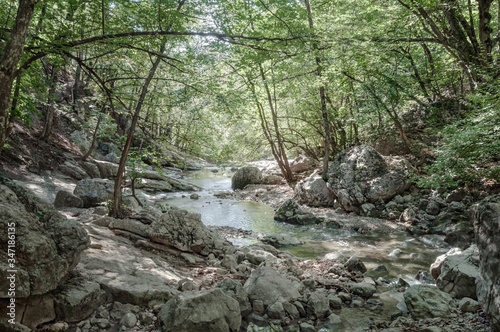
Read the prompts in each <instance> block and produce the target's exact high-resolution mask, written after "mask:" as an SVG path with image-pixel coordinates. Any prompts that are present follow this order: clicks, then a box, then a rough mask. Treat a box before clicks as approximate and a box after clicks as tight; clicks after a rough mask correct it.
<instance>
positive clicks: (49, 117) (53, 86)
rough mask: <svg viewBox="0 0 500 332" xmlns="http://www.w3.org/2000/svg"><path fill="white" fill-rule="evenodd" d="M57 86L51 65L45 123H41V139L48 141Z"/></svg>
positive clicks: (52, 124)
mask: <svg viewBox="0 0 500 332" xmlns="http://www.w3.org/2000/svg"><path fill="white" fill-rule="evenodd" d="M56 87H57V72H56V69H55V68H54V65H52V68H51V75H50V81H49V95H48V97H47V106H46V107H45V124H44V125H43V132H42V135H41V137H40V138H41V139H42V140H44V141H48V140H49V138H50V134H51V133H52V127H53V126H54V113H55V111H56V103H55V101H54V96H55V94H56Z"/></svg>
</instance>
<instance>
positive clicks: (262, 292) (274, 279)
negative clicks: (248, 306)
mask: <svg viewBox="0 0 500 332" xmlns="http://www.w3.org/2000/svg"><path fill="white" fill-rule="evenodd" d="M243 289H244V290H245V291H246V292H247V293H248V297H249V298H250V300H251V301H252V302H253V301H256V300H259V301H262V302H263V303H264V305H265V306H270V305H272V304H273V303H275V302H276V301H279V300H285V301H290V300H292V299H297V298H299V297H300V293H299V289H300V285H299V284H294V283H292V282H291V281H290V280H288V279H287V278H285V276H283V275H282V274H279V273H278V272H277V271H276V270H274V269H273V268H271V267H267V266H264V267H260V268H258V269H255V270H253V272H252V274H251V275H250V278H248V279H247V281H246V282H245V284H244V285H243Z"/></svg>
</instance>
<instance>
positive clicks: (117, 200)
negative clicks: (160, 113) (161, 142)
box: [109, 46, 165, 218]
mask: <svg viewBox="0 0 500 332" xmlns="http://www.w3.org/2000/svg"><path fill="white" fill-rule="evenodd" d="M164 50H165V46H162V48H161V50H160V54H161V53H163V52H164ZM161 59H162V58H161V56H158V57H157V58H156V60H155V62H154V63H153V66H152V67H151V69H150V70H149V74H148V77H147V78H146V80H145V81H144V85H143V86H142V89H141V94H140V96H139V100H138V101H137V104H136V106H135V111H134V116H133V118H132V124H131V125H130V129H129V133H128V136H127V141H126V142H125V146H124V147H123V151H122V156H121V158H120V164H119V165H118V174H116V180H115V187H114V193H113V207H112V209H111V211H110V212H109V215H110V216H112V217H115V218H117V217H122V216H123V211H122V208H121V203H122V182H123V177H124V175H125V165H126V164H127V157H128V153H129V151H130V147H131V146H132V139H133V138H134V131H135V128H136V126H137V122H138V121H139V114H140V113H141V109H142V104H143V103H144V99H145V98H146V94H147V92H148V87H149V85H150V83H151V81H152V80H153V77H154V75H155V72H156V69H157V68H158V65H159V64H160V61H161Z"/></svg>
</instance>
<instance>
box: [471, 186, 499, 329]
mask: <svg viewBox="0 0 500 332" xmlns="http://www.w3.org/2000/svg"><path fill="white" fill-rule="evenodd" d="M474 229H475V233H476V243H477V246H478V248H479V257H480V264H479V277H478V278H477V297H478V300H479V303H481V305H482V307H483V310H484V312H485V313H486V315H487V317H488V319H489V322H490V325H491V327H492V328H493V330H494V331H500V273H498V272H499V271H500V247H499V244H500V195H495V196H491V197H488V198H486V199H485V200H483V201H482V202H481V203H480V204H479V205H478V206H477V208H476V211H475V215H474Z"/></svg>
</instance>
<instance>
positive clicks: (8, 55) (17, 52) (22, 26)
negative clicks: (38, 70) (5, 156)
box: [0, 0, 38, 153]
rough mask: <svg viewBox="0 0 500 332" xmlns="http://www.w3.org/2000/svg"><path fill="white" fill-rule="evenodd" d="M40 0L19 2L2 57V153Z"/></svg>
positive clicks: (0, 111)
mask: <svg viewBox="0 0 500 332" xmlns="http://www.w3.org/2000/svg"><path fill="white" fill-rule="evenodd" d="M37 2H38V0H19V7H18V10H17V16H16V21H15V23H14V28H13V29H12V32H11V34H10V37H9V40H8V41H7V44H6V45H5V48H4V51H3V53H2V54H1V57H0V82H1V84H0V153H1V152H2V148H3V145H4V143H5V140H6V139H7V130H8V125H9V109H10V98H11V95H12V84H13V83H14V79H15V78H16V76H17V71H18V70H17V66H18V64H19V60H20V59H21V55H22V53H23V49H24V43H25V40H26V35H27V32H28V27H29V24H30V21H31V18H32V16H33V11H34V10H35V5H36V3H37Z"/></svg>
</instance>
